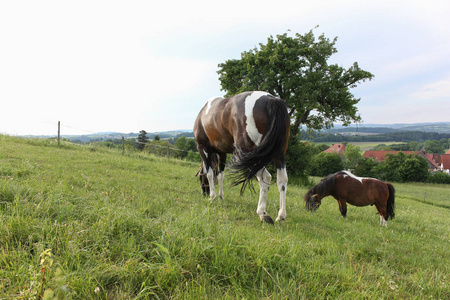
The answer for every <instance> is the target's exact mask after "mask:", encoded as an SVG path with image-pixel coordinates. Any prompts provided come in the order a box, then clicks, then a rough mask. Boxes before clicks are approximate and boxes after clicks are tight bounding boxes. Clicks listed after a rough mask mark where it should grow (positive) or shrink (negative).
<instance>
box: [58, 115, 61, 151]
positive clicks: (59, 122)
mask: <svg viewBox="0 0 450 300" xmlns="http://www.w3.org/2000/svg"><path fill="white" fill-rule="evenodd" d="M60 139H61V121H58V147H59V140H60Z"/></svg>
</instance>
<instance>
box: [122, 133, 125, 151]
mask: <svg viewBox="0 0 450 300" xmlns="http://www.w3.org/2000/svg"><path fill="white" fill-rule="evenodd" d="M124 154H125V138H124V137H122V155H124Z"/></svg>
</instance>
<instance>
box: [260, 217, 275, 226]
mask: <svg viewBox="0 0 450 300" xmlns="http://www.w3.org/2000/svg"><path fill="white" fill-rule="evenodd" d="M260 218H261V221H263V222H266V223H269V224H272V225H273V224H274V222H273V220H272V218H271V217H270V216H269V215H264V216H260Z"/></svg>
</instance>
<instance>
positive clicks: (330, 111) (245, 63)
mask: <svg viewBox="0 0 450 300" xmlns="http://www.w3.org/2000/svg"><path fill="white" fill-rule="evenodd" d="M336 41H337V37H336V38H334V39H333V40H330V39H328V38H326V37H325V35H324V34H322V35H320V36H319V37H318V38H317V39H316V37H315V36H314V33H313V30H311V31H309V32H308V33H306V34H304V35H301V34H298V33H296V34H295V36H294V37H291V36H288V34H287V33H285V34H282V35H277V36H276V37H275V38H274V37H273V36H270V37H269V38H268V40H267V43H266V44H262V43H261V44H260V45H259V48H257V47H255V48H254V49H252V50H249V51H245V52H243V53H242V54H241V58H240V59H231V60H227V61H226V62H225V63H222V64H219V68H220V69H219V71H218V74H219V75H220V76H219V80H220V82H221V85H222V90H223V91H226V93H227V95H228V96H230V95H233V94H237V93H239V92H243V91H248V90H263V91H267V92H270V93H271V94H273V95H276V96H279V97H281V98H282V99H284V100H286V102H287V104H288V107H289V114H290V116H291V118H292V120H293V126H291V138H292V139H297V134H298V133H299V130H300V125H301V124H304V125H306V126H307V127H308V128H311V129H321V128H323V127H326V128H330V127H332V124H333V123H334V122H337V121H340V122H342V123H343V124H344V125H348V124H350V123H352V122H360V121H361V117H360V116H359V114H357V108H356V104H357V103H358V102H359V100H360V99H356V98H355V97H354V96H353V95H352V94H351V93H350V88H354V87H356V86H357V84H358V83H361V82H364V81H365V80H370V79H372V78H373V77H374V75H372V74H371V73H369V72H367V71H364V70H362V69H361V68H360V67H359V66H358V63H357V62H355V63H353V65H352V66H350V67H349V68H348V69H345V68H343V67H341V66H339V65H338V64H328V59H329V58H330V57H331V55H332V54H334V53H336V52H337V49H336V47H335V44H336Z"/></svg>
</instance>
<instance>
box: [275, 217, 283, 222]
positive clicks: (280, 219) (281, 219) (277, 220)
mask: <svg viewBox="0 0 450 300" xmlns="http://www.w3.org/2000/svg"><path fill="white" fill-rule="evenodd" d="M279 221H284V218H280V217H278V218H277V219H276V220H275V222H279Z"/></svg>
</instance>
